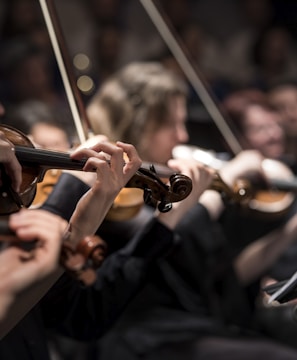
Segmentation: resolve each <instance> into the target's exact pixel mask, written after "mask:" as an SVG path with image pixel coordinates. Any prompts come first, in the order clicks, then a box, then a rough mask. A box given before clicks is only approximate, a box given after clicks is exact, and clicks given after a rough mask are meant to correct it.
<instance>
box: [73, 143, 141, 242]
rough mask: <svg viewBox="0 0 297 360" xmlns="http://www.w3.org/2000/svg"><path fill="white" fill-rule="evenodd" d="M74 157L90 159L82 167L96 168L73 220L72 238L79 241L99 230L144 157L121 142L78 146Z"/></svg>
mask: <svg viewBox="0 0 297 360" xmlns="http://www.w3.org/2000/svg"><path fill="white" fill-rule="evenodd" d="M124 154H125V155H126V157H125V161H124ZM71 157H72V158H73V159H77V160H80V159H82V158H88V160H87V161H86V164H85V166H84V169H83V170H84V171H94V170H96V179H95V181H93V183H92V187H91V189H90V190H89V191H88V192H87V193H86V194H85V195H84V196H83V197H82V198H81V199H80V201H79V202H78V204H77V207H76V210H75V212H74V214H73V216H72V218H71V220H70V222H71V225H72V228H73V230H74V231H73V232H72V241H74V242H77V241H78V240H80V239H81V238H83V237H85V236H87V235H93V234H94V233H95V232H96V230H97V229H98V227H99V226H100V225H101V223H102V221H103V220H104V218H105V216H106V214H107V212H108V211H109V209H110V207H111V206H112V204H113V202H114V199H115V197H116V196H117V195H118V193H119V191H120V190H121V189H122V188H123V187H124V186H125V185H126V184H127V182H128V181H129V180H130V179H131V177H132V176H133V175H134V174H135V172H136V170H138V169H139V167H140V165H141V159H140V158H139V156H138V154H137V152H136V149H135V147H134V146H133V145H130V144H125V143H122V142H117V143H116V144H113V143H109V142H101V143H98V144H97V145H95V146H92V147H90V148H88V149H86V148H85V149H79V150H77V151H75V152H74V153H73V154H72V155H71Z"/></svg>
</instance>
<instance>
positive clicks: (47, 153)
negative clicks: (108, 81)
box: [0, 125, 192, 215]
mask: <svg viewBox="0 0 297 360" xmlns="http://www.w3.org/2000/svg"><path fill="white" fill-rule="evenodd" d="M0 131H2V132H3V133H4V135H5V136H6V137H7V139H8V140H9V141H10V142H12V143H13V144H14V147H15V154H16V157H17V158H18V160H19V162H20V164H21V165H22V184H21V189H20V193H19V194H17V193H15V192H14V190H13V189H12V188H11V186H10V181H9V179H7V178H5V174H2V180H3V179H4V180H6V181H3V185H2V186H1V189H0V190H1V192H0V202H1V204H0V215H8V214H11V213H13V212H16V211H18V210H19V209H20V208H22V207H29V206H30V205H31V204H32V202H33V200H34V197H35V194H36V186H37V183H38V182H41V181H42V180H43V178H44V174H45V172H46V171H47V170H49V169H65V170H82V169H83V167H84V165H85V163H86V160H73V159H71V158H70V156H69V154H68V153H63V152H57V151H52V150H44V149H37V148H35V147H34V145H33V144H32V142H31V141H30V139H29V138H28V137H27V136H26V135H25V134H23V133H22V132H21V131H19V130H17V129H15V128H12V127H10V126H7V125H1V126H0ZM125 187H126V188H137V189H142V190H143V200H144V202H145V203H146V204H150V205H153V206H158V209H159V211H161V212H167V211H169V210H170V209H171V207H172V203H173V202H178V201H181V200H183V199H185V198H186V197H187V196H188V195H189V194H190V192H191V190H192V181H191V179H190V178H189V177H187V176H185V175H182V174H176V173H173V174H172V175H171V176H170V178H169V185H167V184H165V183H164V182H163V181H162V180H161V179H160V177H159V176H158V175H157V173H156V170H155V168H154V166H153V165H151V166H150V168H149V169H146V168H143V167H140V168H139V169H138V171H137V172H136V173H135V174H134V176H133V177H132V178H131V179H130V180H129V182H128V183H127V184H126V186H125Z"/></svg>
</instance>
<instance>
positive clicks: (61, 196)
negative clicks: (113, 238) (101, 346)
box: [0, 175, 173, 360]
mask: <svg viewBox="0 0 297 360" xmlns="http://www.w3.org/2000/svg"><path fill="white" fill-rule="evenodd" d="M64 181H66V183H67V184H68V186H66V187H65V188H64ZM68 181H69V182H68ZM69 183H70V184H71V186H69ZM59 189H61V190H63V193H61V191H60V190H59ZM87 189H88V187H86V186H85V185H84V184H82V183H81V182H80V181H79V180H77V179H76V178H74V177H72V176H70V175H62V178H61V183H60V185H58V186H57V188H56V189H55V190H54V192H53V195H52V197H49V199H48V201H47V203H46V204H45V205H44V207H43V208H44V209H46V210H49V211H51V212H53V213H56V214H59V215H62V216H63V217H65V218H67V219H68V218H69V217H70V215H71V214H72V211H73V209H74V207H75V205H76V203H77V201H78V200H79V198H80V196H81V195H82V194H83V193H84V192H85V191H86V190H87ZM57 199H58V201H56V200H57ZM172 243H173V233H172V232H171V231H169V230H168V229H167V228H166V227H164V226H163V225H161V224H160V223H158V221H156V220H151V221H149V222H148V223H147V225H146V226H145V227H143V228H142V229H141V230H140V231H139V232H138V234H137V235H135V236H134V237H133V239H132V240H131V241H130V242H129V243H127V245H126V246H125V247H124V248H122V249H121V250H120V251H118V252H115V253H113V254H111V255H110V256H109V257H108V258H106V260H105V261H104V263H103V265H102V267H101V268H99V269H98V271H97V281H96V283H95V285H94V286H92V287H91V288H85V287H82V286H80V284H79V283H78V282H77V281H75V280H73V279H70V278H69V277H68V276H67V275H64V276H62V278H61V279H60V280H59V281H58V282H57V284H56V285H55V286H54V287H53V288H52V289H51V290H50V291H49V292H48V294H47V295H46V296H45V297H44V298H43V299H42V300H41V301H40V302H39V304H38V305H37V306H36V307H35V308H34V309H33V310H32V311H31V312H30V313H29V314H27V316H25V318H24V319H23V320H22V321H20V323H19V324H18V325H17V326H16V327H15V328H14V329H13V330H12V331H11V332H10V333H9V334H8V335H7V336H6V337H5V338H4V339H3V340H2V341H1V342H0V359H3V360H4V359H5V360H16V359H22V360H27V359H28V360H29V359H36V360H37V359H39V360H41V359H42V360H46V359H48V350H47V346H46V337H45V329H48V328H50V329H55V331H58V332H60V333H61V334H65V335H68V336H71V337H73V338H75V339H79V340H88V341H90V340H92V339H94V338H98V337H99V336H102V334H103V333H104V332H106V330H107V329H108V328H109V327H110V326H111V325H112V324H113V322H114V321H115V320H116V318H117V317H118V315H119V313H121V312H122V311H123V309H124V308H125V306H126V305H127V303H128V302H129V301H130V299H131V298H132V297H133V296H135V294H136V293H137V292H138V291H139V288H140V287H141V286H142V284H143V283H144V281H145V280H144V279H145V277H146V273H147V271H148V269H149V267H150V266H152V263H153V262H154V261H155V259H158V258H159V257H160V256H163V255H164V254H166V253H167V252H168V251H169V249H170V248H171V246H172Z"/></svg>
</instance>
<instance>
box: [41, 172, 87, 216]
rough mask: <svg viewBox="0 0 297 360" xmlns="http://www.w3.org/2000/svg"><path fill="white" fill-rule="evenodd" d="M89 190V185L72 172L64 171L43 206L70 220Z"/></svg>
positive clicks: (44, 208)
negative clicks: (77, 205) (80, 200)
mask: <svg viewBox="0 0 297 360" xmlns="http://www.w3.org/2000/svg"><path fill="white" fill-rule="evenodd" d="M88 190H89V187H88V185H86V184H85V183H84V182H82V181H81V180H79V179H78V178H76V177H75V176H73V175H71V174H68V173H63V174H62V175H61V176H60V178H59V181H58V182H57V183H56V185H55V187H54V189H53V191H52V192H51V193H50V195H49V197H48V198H47V200H46V202H45V203H44V204H43V205H42V207H41V208H42V209H43V210H47V211H49V212H51V213H54V214H56V215H60V216H61V217H62V218H64V219H66V220H69V219H70V217H71V215H72V213H73V211H74V209H75V207H76V204H77V203H78V201H79V199H80V198H81V197H82V195H84V193H86V192H87V191H88Z"/></svg>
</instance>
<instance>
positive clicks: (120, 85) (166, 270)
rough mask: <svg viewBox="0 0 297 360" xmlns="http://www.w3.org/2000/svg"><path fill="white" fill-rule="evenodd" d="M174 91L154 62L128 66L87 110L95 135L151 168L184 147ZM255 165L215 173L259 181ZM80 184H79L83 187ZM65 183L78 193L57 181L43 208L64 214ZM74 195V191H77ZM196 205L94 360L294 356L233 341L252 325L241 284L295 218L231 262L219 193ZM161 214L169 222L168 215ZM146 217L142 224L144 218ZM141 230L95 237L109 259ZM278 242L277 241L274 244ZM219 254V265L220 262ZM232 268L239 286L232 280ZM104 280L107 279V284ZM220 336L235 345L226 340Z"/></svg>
mask: <svg viewBox="0 0 297 360" xmlns="http://www.w3.org/2000/svg"><path fill="white" fill-rule="evenodd" d="M176 84H181V85H182V83H180V80H179V79H176V78H175V76H173V75H172V74H171V73H170V72H167V71H166V70H165V69H164V68H163V67H162V66H160V65H159V64H151V63H149V64H141V63H138V64H132V65H130V66H127V67H126V68H124V69H123V71H122V72H119V73H118V74H116V75H115V76H114V77H112V78H111V79H110V81H107V82H106V83H105V84H104V85H103V87H102V89H101V90H100V91H99V93H98V94H97V95H96V96H95V98H94V100H93V101H92V102H91V104H90V107H89V108H88V110H89V114H90V115H91V121H92V124H93V125H94V128H95V131H96V129H97V131H99V130H98V129H99V128H101V126H102V127H103V128H104V129H105V130H106V129H107V130H106V131H108V129H109V130H111V129H114V130H115V133H116V134H117V135H112V134H111V135H110V133H109V132H105V134H107V135H109V136H114V137H115V138H116V136H120V135H122V137H124V138H125V139H128V138H130V141H132V140H134V141H135V144H136V146H137V148H138V149H139V152H140V153H141V154H142V156H143V159H144V160H149V161H158V159H159V163H166V161H167V160H168V158H170V156H171V151H172V146H175V145H176V144H177V143H179V142H183V141H186V140H187V133H186V129H185V119H186V116H185V115H186V109H185V104H186V102H185V100H186V98H185V92H184V91H181V90H180V89H183V87H182V86H180V85H179V86H176ZM101 91H102V93H101ZM96 116H97V117H96ZM96 119H97V120H96ZM99 119H100V121H99ZM111 124H112V125H111ZM96 126H97V127H96ZM104 126H105V127H104ZM101 131H102V130H101ZM161 135H162V136H161ZM164 139H166V140H167V139H168V141H164ZM158 155H159V156H158ZM262 160H263V158H262V157H261V156H260V155H259V154H258V153H255V152H246V153H244V154H240V156H238V157H237V158H236V159H234V162H230V163H229V165H228V166H227V167H225V169H224V170H223V169H222V173H221V175H222V176H223V179H224V180H225V181H226V182H227V183H228V184H229V185H231V184H232V183H233V181H234V180H235V179H236V178H238V177H240V176H243V175H246V174H251V173H257V174H259V173H261V171H260V169H261V161H262ZM185 163H186V162H185ZM168 165H170V166H173V167H174V165H175V166H176V163H175V162H174V161H170V162H169V163H168ZM184 166H185V164H184ZM194 166H196V167H198V169H199V171H202V169H201V170H200V168H201V164H198V163H197V162H196V165H194ZM202 168H203V167H202ZM196 171H197V170H196ZM204 171H205V169H204ZM197 180H198V179H197ZM84 181H85V183H86V184H88V181H89V179H88V180H84ZM70 184H76V185H77V186H78V187H79V183H78V182H77V179H73V174H72V175H70V174H64V175H63V177H62V179H61V181H59V183H58V184H57V186H56V187H55V189H54V192H53V193H52V194H51V196H50V198H49V199H48V201H47V203H46V204H45V207H46V208H48V209H49V210H50V208H53V209H55V211H58V212H59V211H60V212H61V214H63V213H64V216H65V214H66V210H65V209H66V206H65V205H64V209H63V204H62V203H61V200H60V201H59V202H58V200H57V199H59V198H61V196H60V195H61V193H63V192H65V191H67V189H69V188H70ZM90 184H91V182H90ZM78 187H77V188H78ZM80 188H81V190H80V191H82V192H83V184H81V185H80ZM197 199H198V198H197V197H196V203H195V205H194V206H193V207H192V208H191V210H190V212H189V213H187V215H186V216H183V220H182V222H181V223H180V224H179V225H178V227H177V229H176V231H177V234H178V238H179V240H180V241H179V242H178V243H177V244H176V246H175V247H174V248H173V249H172V251H171V252H170V254H169V255H168V256H167V257H164V258H160V259H157V260H156V261H155V262H154V263H153V266H150V267H149V268H148V269H145V270H146V274H145V276H144V277H141V279H142V280H143V283H142V284H141V286H140V287H139V288H138V289H137V291H135V295H136V297H135V299H133V298H129V302H127V308H126V309H125V311H124V313H123V314H122V315H121V317H120V318H119V320H118V321H117V322H116V324H115V326H114V327H113V328H111V329H110V331H109V332H108V333H107V334H106V336H104V338H103V339H102V340H101V341H100V350H101V353H100V355H99V356H100V358H103V359H118V358H119V356H121V357H122V358H124V359H136V358H139V357H143V358H148V359H155V358H156V359H159V358H160V357H164V358H167V357H169V356H170V357H171V356H175V357H176V358H181V356H182V357H183V358H194V356H195V358H200V356H201V358H203V356H206V354H207V353H208V352H210V354H211V355H212V356H214V358H218V357H220V358H221V357H222V352H224V353H226V354H228V356H229V357H228V358H230V357H231V354H232V355H233V356H234V358H235V359H244V357H243V356H246V358H247V359H250V358H252V357H254V358H259V359H260V357H262V356H263V354H267V355H268V354H269V355H270V354H273V356H275V358H276V359H281V358H287V359H290V358H291V356H296V354H295V352H293V354H292V353H291V354H290V350H288V352H287V350H286V349H283V348H282V347H279V346H278V345H277V346H276V347H274V346H272V347H271V346H270V342H269V341H263V340H260V339H259V338H258V337H259V335H257V340H256V345H257V346H256V347H253V346H252V344H253V343H254V342H253V339H252V338H248V337H246V336H244V337H243V338H242V337H241V335H243V333H245V334H246V331H247V329H248V328H249V326H250V325H251V324H249V321H250V320H251V319H252V318H253V316H252V312H253V311H252V309H251V308H250V304H248V299H247V294H246V293H245V286H247V284H249V283H251V282H253V281H254V280H255V279H257V277H258V276H259V274H262V272H263V271H265V269H267V267H268V266H269V265H270V264H271V262H273V261H274V260H275V259H276V258H277V256H279V254H280V253H281V252H282V251H283V250H284V249H285V248H286V247H287V246H288V244H289V243H290V242H291V241H292V238H293V236H292V234H293V233H294V231H295V229H296V221H297V220H296V217H295V218H293V219H292V221H291V222H290V223H288V224H286V225H284V227H283V228H280V229H278V231H276V232H274V233H271V234H269V235H268V236H267V237H263V238H261V239H259V241H258V242H256V243H255V247H249V248H247V249H245V251H244V252H243V253H242V254H241V256H239V257H238V258H236V259H233V258H232V256H231V255H230V253H229V251H228V250H226V246H227V244H226V243H225V240H224V237H223V234H222V233H221V230H220V226H219V224H218V223H217V220H218V217H219V216H220V214H221V212H222V211H223V210H224V204H223V202H222V199H221V197H220V195H219V194H218V193H216V192H213V191H211V190H209V191H206V192H204V193H203V194H202V196H201V198H200V203H198V204H197ZM182 203H183V202H182ZM57 204H58V205H57ZM68 206H69V203H68ZM146 210H147V211H149V210H148V209H146ZM142 215H143V212H142ZM169 215H170V216H171V218H173V219H174V213H170V214H169ZM145 216H146V218H145V220H144V221H146V222H147V221H148V220H147V219H148V218H147V216H149V215H145ZM150 216H152V215H150ZM163 216H164V215H163ZM135 222H136V224H135ZM142 226H143V217H141V215H139V216H137V217H136V218H134V219H133V221H132V220H130V221H128V222H120V223H116V222H108V221H104V223H103V224H102V226H101V227H100V228H99V231H98V233H99V234H100V235H101V236H102V237H103V238H104V239H105V240H106V241H107V243H108V245H109V246H111V247H112V251H111V252H114V251H117V249H118V248H120V247H121V246H122V243H123V238H124V239H125V241H128V240H129V237H130V236H131V233H133V231H137V229H139V228H142ZM138 231H139V230H138ZM280 234H281V235H280ZM279 236H283V238H284V239H285V240H284V241H283V242H281V243H280V242H279V241H278V239H279ZM151 240H152V241H153V237H152V239H151ZM227 248H228V246H227ZM263 252H266V253H267V254H269V256H267V258H266V259H265V261H263V259H262V256H261V254H262V253H263ZM228 253H229V255H226V256H223V257H221V256H220V255H219V254H221V255H222V254H224V255H225V254H228ZM112 256H114V254H113V255H110V257H111V258H112ZM111 258H110V259H111ZM107 260H108V258H107ZM105 264H107V262H106V263H105ZM232 264H234V266H235V270H236V275H237V276H238V277H239V282H240V283H241V284H238V280H236V276H235V274H234V272H233V270H232ZM114 265H115V266H116V264H114ZM225 270H226V272H225ZM104 271H106V272H108V271H110V272H112V267H111V266H110V267H109V268H107V267H104V265H103V267H102V268H101V273H100V271H98V275H99V276H100V277H101V278H102V276H103V274H104ZM106 274H107V273H106ZM126 276H129V274H128V273H126ZM135 276H139V273H138V272H137V275H136V274H134V275H133V277H134V278H135ZM109 277H110V276H109ZM112 279H114V280H115V279H116V278H115V277H114V276H113V277H112ZM123 279H126V278H125V277H122V281H123ZM127 280H128V278H127ZM227 284H229V285H230V287H229V285H227ZM104 286H105V283H104V281H102V282H101V283H98V288H97V290H98V291H99V289H100V287H101V291H102V292H103V293H104V292H105V291H106V290H105V287H104ZM226 286H227V287H226ZM126 290H127V289H126ZM224 291H225V293H224ZM117 294H118V293H117ZM109 301H110V302H112V303H113V304H114V306H115V308H117V306H118V301H121V297H120V296H117V297H115V296H112V297H111V298H109ZM236 304H237V305H236ZM237 306H239V307H240V308H238V307H237ZM241 306H242V307H241ZM97 310H98V309H97ZM234 326H235V327H236V329H237V330H238V331H237V330H236V331H235V332H233V330H232V329H231V328H233V329H234ZM108 328H109V327H108ZM239 329H241V330H239ZM242 330H243V333H241V331H242ZM105 331H106V328H104V330H103V332H102V326H101V327H100V328H99V329H97V332H100V334H101V335H102V334H103V333H104V332H105ZM227 334H228V335H227ZM203 335H204V336H205V337H204V336H203ZM226 335H227V336H226ZM229 335H230V336H231V337H235V338H233V340H232V341H229V339H228V337H229ZM242 340H243V341H242ZM254 340H255V339H254ZM176 342H177V343H178V344H177V345H176V346H175V345H174V343H176ZM166 344H168V346H166ZM208 344H209V346H208ZM191 356H192V357H191Z"/></svg>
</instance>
